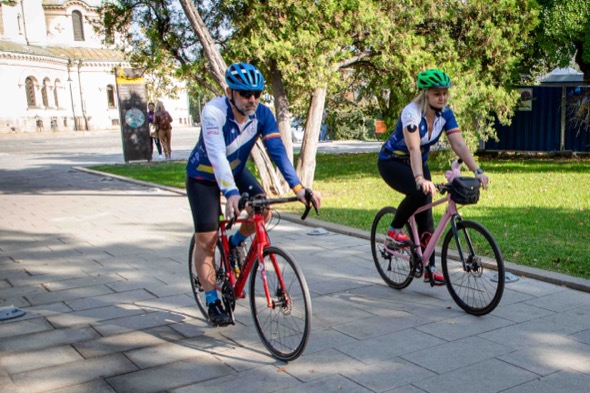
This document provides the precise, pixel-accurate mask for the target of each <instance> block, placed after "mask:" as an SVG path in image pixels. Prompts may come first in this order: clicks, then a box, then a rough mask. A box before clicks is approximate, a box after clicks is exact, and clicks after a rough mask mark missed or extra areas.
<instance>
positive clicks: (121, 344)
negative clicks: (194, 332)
mask: <svg viewBox="0 0 590 393" xmlns="http://www.w3.org/2000/svg"><path fill="white" fill-rule="evenodd" d="M179 338H180V337H176V339H179ZM167 342H168V341H167V340H164V339H162V338H160V337H157V336H155V335H153V334H150V333H149V331H134V332H130V333H123V334H119V335H116V336H109V337H102V338H98V339H95V340H90V341H84V342H81V343H77V344H73V347H74V348H76V350H77V351H78V352H79V353H80V354H81V355H82V356H84V358H86V359H88V358H93V357H99V356H105V355H110V354H112V353H119V352H125V351H129V350H132V349H135V348H144V347H152V346H156V345H161V344H164V343H167Z"/></svg>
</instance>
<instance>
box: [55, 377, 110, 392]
mask: <svg viewBox="0 0 590 393" xmlns="http://www.w3.org/2000/svg"><path fill="white" fill-rule="evenodd" d="M48 393H119V392H116V391H115V390H114V389H113V388H112V387H111V386H110V385H109V384H108V383H106V381H105V380H104V379H95V380H93V381H90V382H86V383H82V384H80V385H74V386H69V387H67V388H61V389H55V390H52V391H51V392H48Z"/></svg>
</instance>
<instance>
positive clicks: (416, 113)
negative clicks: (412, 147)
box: [379, 102, 461, 162]
mask: <svg viewBox="0 0 590 393" xmlns="http://www.w3.org/2000/svg"><path fill="white" fill-rule="evenodd" d="M409 125H415V126H416V127H418V131H419V133H420V150H421V151H422V162H426V160H427V159H428V153H429V152H430V147H431V146H432V145H434V144H435V143H436V142H438V140H439V139H440V137H441V135H442V133H443V131H444V132H446V134H447V135H451V134H454V133H456V132H461V130H460V129H459V125H458V124H457V120H456V119H455V114H454V113H453V111H452V110H451V108H449V107H448V106H445V107H444V108H443V110H442V111H441V112H439V113H438V114H437V115H436V117H435V119H434V124H433V127H432V133H431V135H430V138H429V137H428V124H427V122H426V117H425V116H423V115H422V112H421V110H420V108H418V105H416V103H414V102H411V103H410V104H408V105H406V107H405V108H404V110H403V111H402V114H401V116H400V118H399V119H398V121H397V124H396V125H395V130H394V131H393V133H392V134H391V136H390V137H389V138H388V139H387V141H386V142H385V143H384V144H383V147H382V148H381V152H380V153H379V159H380V160H381V159H388V158H391V156H392V155H394V156H398V157H406V156H407V157H408V158H409V157H410V153H409V150H408V146H406V141H405V139H404V132H403V129H404V127H407V126H409Z"/></svg>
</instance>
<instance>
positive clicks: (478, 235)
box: [441, 220, 505, 315]
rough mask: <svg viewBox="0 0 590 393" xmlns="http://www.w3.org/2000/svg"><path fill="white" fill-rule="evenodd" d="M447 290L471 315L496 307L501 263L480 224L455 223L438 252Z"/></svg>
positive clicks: (501, 288)
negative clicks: (455, 225) (455, 230)
mask: <svg viewBox="0 0 590 393" xmlns="http://www.w3.org/2000/svg"><path fill="white" fill-rule="evenodd" d="M441 265H442V271H443V274H444V277H445V280H446V284H447V289H448V290H449V293H450V294H451V297H452V298H453V300H454V301H455V303H457V305H458V306H459V307H461V308H462V309H463V310H465V311H466V312H467V313H469V314H472V315H485V314H487V313H489V312H491V311H492V310H493V309H495V308H496V306H497V305H498V303H500V299H501V298H502V294H503V293H504V274H505V273H504V260H503V259H502V254H501V253H500V248H499V247H498V244H497V243H496V241H495V240H494V237H493V236H492V235H491V234H490V232H489V231H488V230H487V229H486V228H485V227H484V226H483V225H481V224H479V223H477V222H474V221H469V220H464V221H458V222H457V236H456V237H455V234H454V233H453V229H452V228H451V229H450V230H449V231H448V232H447V234H446V236H445V239H444V241H443V245H442V250H441Z"/></svg>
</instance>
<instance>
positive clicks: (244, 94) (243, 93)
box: [236, 90, 262, 99]
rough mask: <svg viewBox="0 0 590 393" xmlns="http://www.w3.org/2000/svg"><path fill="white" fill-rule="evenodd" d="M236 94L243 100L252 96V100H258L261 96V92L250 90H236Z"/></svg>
mask: <svg viewBox="0 0 590 393" xmlns="http://www.w3.org/2000/svg"><path fill="white" fill-rule="evenodd" d="M236 91H237V92H238V94H239V95H241V96H242V97H244V98H250V97H252V96H254V98H256V99H258V98H260V95H261V94H262V92H261V91H250V90H236Z"/></svg>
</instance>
